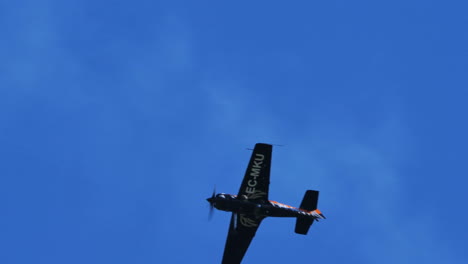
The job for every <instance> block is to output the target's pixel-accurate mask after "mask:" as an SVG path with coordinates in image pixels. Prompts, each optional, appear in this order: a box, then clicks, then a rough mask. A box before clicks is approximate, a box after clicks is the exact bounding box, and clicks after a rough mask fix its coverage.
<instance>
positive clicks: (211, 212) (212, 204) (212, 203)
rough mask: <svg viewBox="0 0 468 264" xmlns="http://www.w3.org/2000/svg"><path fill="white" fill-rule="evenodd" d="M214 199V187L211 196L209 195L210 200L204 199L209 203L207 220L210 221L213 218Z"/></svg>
mask: <svg viewBox="0 0 468 264" xmlns="http://www.w3.org/2000/svg"><path fill="white" fill-rule="evenodd" d="M215 197H216V186H215V187H214V189H213V194H212V195H211V197H210V198H208V199H206V200H207V201H208V202H209V203H210V213H209V215H208V219H209V220H211V218H213V212H214V204H215V201H214V200H215Z"/></svg>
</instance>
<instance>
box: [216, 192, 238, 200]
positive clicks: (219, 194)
mask: <svg viewBox="0 0 468 264" xmlns="http://www.w3.org/2000/svg"><path fill="white" fill-rule="evenodd" d="M216 197H218V198H221V199H236V195H232V194H227V193H218V194H217V195H216Z"/></svg>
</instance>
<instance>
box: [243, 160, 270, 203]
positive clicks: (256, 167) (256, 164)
mask: <svg viewBox="0 0 468 264" xmlns="http://www.w3.org/2000/svg"><path fill="white" fill-rule="evenodd" d="M264 159H265V155H263V154H259V153H257V154H255V159H254V161H253V164H252V169H251V170H250V174H249V176H250V178H251V179H250V180H249V181H248V182H247V185H248V186H247V187H246V188H245V192H246V193H248V194H252V193H255V186H257V183H258V182H257V177H259V176H260V170H261V169H262V164H263V160H264Z"/></svg>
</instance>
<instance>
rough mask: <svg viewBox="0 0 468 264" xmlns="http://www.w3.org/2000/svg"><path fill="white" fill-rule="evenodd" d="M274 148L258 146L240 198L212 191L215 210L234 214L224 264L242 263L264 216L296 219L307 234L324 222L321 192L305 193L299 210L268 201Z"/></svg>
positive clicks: (301, 232) (248, 167)
mask: <svg viewBox="0 0 468 264" xmlns="http://www.w3.org/2000/svg"><path fill="white" fill-rule="evenodd" d="M271 152H272V145H269V144H264V143H257V144H256V145H255V148H254V150H253V153H252V157H251V158H250V162H249V165H248V166H247V171H246V172H245V176H244V179H243V181H242V184H241V187H240V190H239V193H238V194H237V195H232V194H225V193H219V194H216V191H214V192H213V195H212V196H211V197H210V198H208V199H206V200H207V201H208V202H209V203H210V205H211V208H210V209H211V210H210V215H211V214H212V212H213V207H214V208H216V209H219V210H223V211H227V212H232V216H231V223H230V225H229V233H228V236H227V240H226V246H225V248H224V255H223V262H222V263H223V264H239V263H240V262H241V261H242V258H243V257H244V255H245V252H246V251H247V248H248V247H249V245H250V242H251V241H252V238H253V237H254V236H255V233H256V232H257V229H258V226H259V225H260V223H261V222H262V220H263V219H264V218H265V217H268V216H274V217H296V218H297V220H296V228H295V232H296V233H298V234H302V235H305V234H307V232H308V231H309V228H310V226H311V225H312V223H313V222H314V221H318V220H319V219H325V216H324V215H323V214H322V213H321V212H320V211H319V210H318V209H317V202H318V195H319V192H318V191H313V190H308V191H306V193H305V195H304V198H303V199H302V202H301V205H300V206H299V208H295V207H292V206H289V205H285V204H282V203H278V202H275V201H269V200H268V187H269V185H270V166H271Z"/></svg>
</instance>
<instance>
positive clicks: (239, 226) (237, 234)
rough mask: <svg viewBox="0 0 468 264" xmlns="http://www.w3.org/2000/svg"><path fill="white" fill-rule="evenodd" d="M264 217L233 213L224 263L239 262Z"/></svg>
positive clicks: (236, 263) (232, 263)
mask: <svg viewBox="0 0 468 264" xmlns="http://www.w3.org/2000/svg"><path fill="white" fill-rule="evenodd" d="M262 220H263V218H254V217H253V216H248V215H244V214H237V213H232V216H231V223H230V224H229V233H228V236H227V239H226V246H225V247H224V255H223V262H222V264H239V263H241V261H242V258H244V255H245V252H246V251H247V248H249V245H250V242H251V241H252V238H253V237H254V236H255V233H256V232H257V229H258V226H259V225H260V223H261V221H262Z"/></svg>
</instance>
